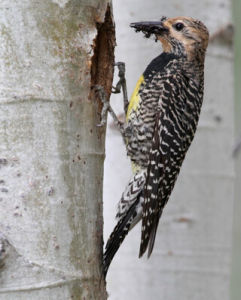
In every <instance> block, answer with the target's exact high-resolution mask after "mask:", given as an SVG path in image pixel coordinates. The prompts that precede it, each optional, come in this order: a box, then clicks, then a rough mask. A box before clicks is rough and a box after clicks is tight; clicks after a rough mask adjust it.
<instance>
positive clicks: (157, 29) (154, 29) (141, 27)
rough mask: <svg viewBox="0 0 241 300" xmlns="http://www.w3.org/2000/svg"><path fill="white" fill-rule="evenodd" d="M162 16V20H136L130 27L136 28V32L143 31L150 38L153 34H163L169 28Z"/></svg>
mask: <svg viewBox="0 0 241 300" xmlns="http://www.w3.org/2000/svg"><path fill="white" fill-rule="evenodd" d="M164 20H165V19H164V18H162V19H161V21H155V22H136V23H131V24H130V27H132V28H135V30H136V32H139V31H142V32H143V33H144V34H145V37H147V38H149V37H150V36H151V35H152V34H155V35H156V34H157V35H162V34H163V33H164V32H167V31H168V28H167V27H165V26H164V25H163V21H164Z"/></svg>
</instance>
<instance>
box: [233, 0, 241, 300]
mask: <svg viewBox="0 0 241 300" xmlns="http://www.w3.org/2000/svg"><path fill="white" fill-rule="evenodd" d="M240 11H241V2H240V1H239V0H234V1H233V12H234V21H235V60H234V74H235V129H236V130H235V146H236V153H235V175H236V176H235V202H234V222H233V259H232V281H231V299H232V300H240V299H241V284H240V283H241V255H240V253H241V201H240V199H241V185H240V183H241V144H240V143H241V85H240V78H241V19H240Z"/></svg>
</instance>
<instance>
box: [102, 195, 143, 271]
mask: <svg viewBox="0 0 241 300" xmlns="http://www.w3.org/2000/svg"><path fill="white" fill-rule="evenodd" d="M138 204H139V197H138V199H137V200H136V201H135V202H134V203H133V204H132V205H131V207H130V208H129V210H128V212H127V214H126V215H125V217H123V218H122V219H120V221H119V222H118V223H117V225H116V227H115V228H114V230H113V232H112V234H111V235H110V237H109V239H108V241H107V244H106V247H105V253H104V270H103V273H104V276H106V274H107V271H108V268H109V266H110V263H111V261H112V259H113V257H114V255H115V254H116V252H117V251H118V249H119V247H120V245H121V244H122V242H123V240H124V239H125V237H126V235H127V234H128V232H129V229H130V226H131V225H132V222H133V220H134V219H135V218H136V216H137V205H138Z"/></svg>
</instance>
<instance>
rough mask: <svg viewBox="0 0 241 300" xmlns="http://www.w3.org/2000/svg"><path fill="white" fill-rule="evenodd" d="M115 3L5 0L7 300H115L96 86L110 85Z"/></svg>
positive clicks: (0, 19) (1, 161)
mask: <svg viewBox="0 0 241 300" xmlns="http://www.w3.org/2000/svg"><path fill="white" fill-rule="evenodd" d="M108 3H109V1H100V0H91V1H89V0H84V1H83V0H82V1H74V0H52V1H51V0H48V1H32V0H24V1H20V0H19V1H18V0H12V1H7V0H3V1H1V5H0V124H1V126H0V299H3V300H10V299H14V300H18V299H24V300H26V299H61V300H62V299H63V300H65V299H81V300H84V299H106V292H105V286H104V282H103V280H101V258H102V224H103V222H102V178H103V160H104V139H105V128H98V127H96V124H97V123H99V111H100V102H99V101H97V99H95V97H94V95H93V93H92V92H91V85H93V84H102V85H103V86H104V87H105V88H106V90H107V91H108V92H110V88H111V82H112V72H113V43H114V40H113V39H114V36H113V25H112V23H111V22H112V19H111V18H112V16H111V12H110V8H109V4H108ZM105 15H106V18H105ZM97 22H98V24H99V25H97V27H98V30H97V28H96V23H97ZM102 62H103V63H102Z"/></svg>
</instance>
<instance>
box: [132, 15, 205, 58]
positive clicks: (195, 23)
mask: <svg viewBox="0 0 241 300" xmlns="http://www.w3.org/2000/svg"><path fill="white" fill-rule="evenodd" d="M130 26H131V27H133V28H135V29H136V31H142V32H143V33H144V34H145V36H146V37H147V38H148V37H150V36H151V35H152V34H154V35H155V36H156V39H157V40H159V41H160V42H161V43H162V47H163V50H164V52H169V53H174V54H176V55H178V56H185V57H187V59H188V60H195V59H199V60H204V56H205V51H206V48H207V45H208V39H209V33H208V30H207V27H206V26H205V25H204V24H203V23H202V22H201V21H199V20H196V19H193V18H190V17H176V18H166V17H162V18H161V20H160V21H156V22H137V23H131V24H130Z"/></svg>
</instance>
